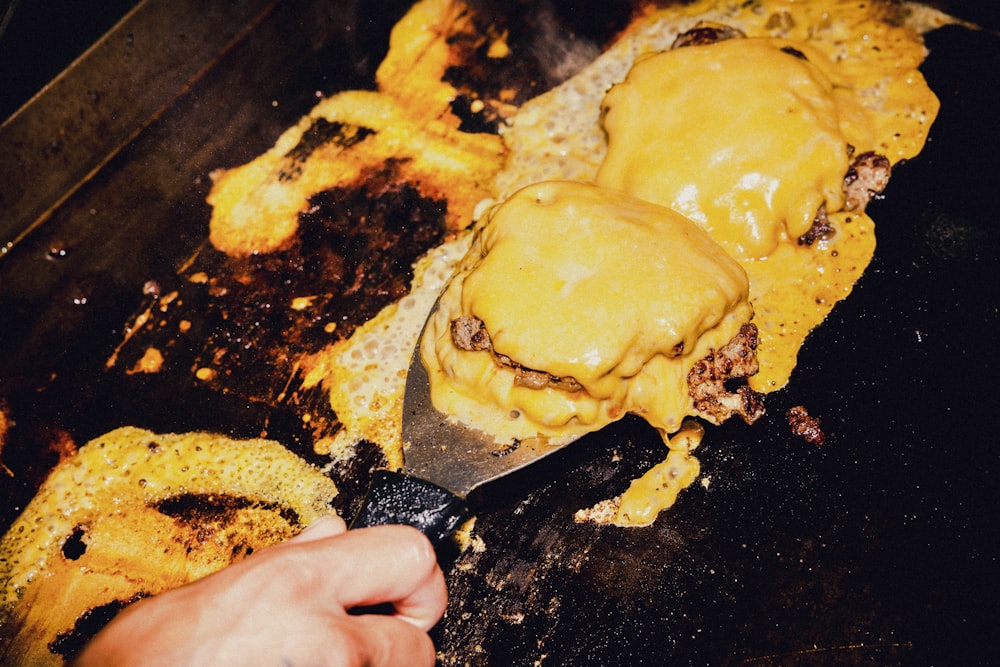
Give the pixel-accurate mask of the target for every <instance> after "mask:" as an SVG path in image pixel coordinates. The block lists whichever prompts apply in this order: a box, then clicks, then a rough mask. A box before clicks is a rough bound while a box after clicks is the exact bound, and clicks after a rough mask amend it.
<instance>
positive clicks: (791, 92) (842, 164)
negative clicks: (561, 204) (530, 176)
mask: <svg viewBox="0 0 1000 667" xmlns="http://www.w3.org/2000/svg"><path fill="white" fill-rule="evenodd" d="M785 48H789V49H791V48H794V49H795V50H796V51H799V52H805V53H808V54H809V56H808V57H809V60H808V61H806V60H804V59H802V58H800V57H796V56H795V55H791V54H789V53H786V52H785V51H784V50H783V49H785ZM824 59H825V58H824V56H822V54H820V53H818V52H816V51H814V50H812V49H809V48H808V47H807V46H806V45H804V44H799V43H794V44H793V43H789V42H786V41H785V40H771V39H731V40H726V41H724V42H720V43H717V44H712V45H710V46H695V47H686V48H680V49H674V50H671V51H665V52H663V53H660V54H656V55H651V56H647V57H644V58H641V59H640V60H639V61H637V62H636V64H635V65H634V66H633V67H632V70H631V71H630V72H629V74H628V77H627V78H626V79H625V81H624V82H622V83H620V84H618V85H616V86H615V87H614V88H612V89H611V90H610V91H609V92H608V94H607V96H606V97H605V98H604V107H605V109H606V113H605V116H604V128H605V130H606V131H607V133H608V152H607V155H606V156H605V158H604V162H603V163H602V164H601V167H600V170H599V171H598V173H597V179H596V182H597V183H598V184H600V185H603V186H605V187H610V188H617V189H620V190H624V191H626V192H629V193H630V194H632V195H635V196H636V197H640V198H642V199H646V200H648V201H652V202H656V203H658V204H662V205H663V206H667V207H670V208H672V209H674V210H676V211H679V212H681V213H683V214H684V215H686V216H687V217H689V218H690V219H692V220H694V221H695V222H697V223H698V224H700V225H701V226H702V227H703V228H704V229H705V230H706V231H708V232H709V233H710V234H711V235H712V238H714V239H715V240H716V241H717V242H718V243H719V244H721V245H722V246H723V247H724V248H725V249H726V250H727V251H728V252H729V253H730V254H732V255H733V256H734V257H737V258H739V259H742V260H751V259H757V258H762V257H766V256H768V255H770V254H771V253H772V252H773V251H774V249H775V247H777V245H778V243H779V242H781V241H783V240H786V239H788V238H789V237H791V238H798V237H799V236H801V235H802V234H804V233H805V232H806V231H808V230H809V227H810V226H811V225H812V221H813V218H815V217H816V211H817V210H818V209H819V207H820V205H822V204H823V203H824V202H826V203H827V206H828V207H829V208H830V209H831V210H837V209H839V208H840V207H841V205H842V204H843V200H844V195H843V189H842V183H843V180H844V174H845V173H846V172H847V168H848V152H849V149H848V146H856V147H858V148H862V149H864V150H868V149H869V148H871V146H872V142H873V138H872V137H873V134H872V130H871V127H870V126H869V125H868V124H867V123H864V122H863V120H864V114H863V112H862V111H861V108H860V105H858V104H857V102H856V101H855V100H854V99H853V98H852V97H851V96H850V95H846V94H844V95H836V94H834V93H835V89H834V81H833V80H832V79H831V78H830V76H829V75H828V73H827V72H825V71H824V68H821V67H819V66H817V65H816V64H814V62H815V61H822V60H824ZM826 69H827V70H829V69H830V68H829V67H827V68H826ZM859 120H860V121H862V122H859Z"/></svg>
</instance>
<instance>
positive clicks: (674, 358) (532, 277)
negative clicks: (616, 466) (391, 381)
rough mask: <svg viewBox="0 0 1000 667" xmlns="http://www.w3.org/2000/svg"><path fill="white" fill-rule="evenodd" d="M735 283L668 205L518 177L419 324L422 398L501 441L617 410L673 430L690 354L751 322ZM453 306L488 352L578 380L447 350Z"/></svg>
mask: <svg viewBox="0 0 1000 667" xmlns="http://www.w3.org/2000/svg"><path fill="white" fill-rule="evenodd" d="M747 289H748V284H747V279H746V276H745V274H744V272H743V270H742V269H741V268H740V267H739V265H738V264H737V263H736V262H734V261H733V260H732V259H731V258H730V257H729V256H728V255H726V253H725V252H724V251H723V250H722V249H721V248H720V247H719V246H718V245H717V244H715V243H714V242H713V241H712V240H711V239H710V238H709V237H708V236H707V235H706V234H705V233H704V232H702V231H701V230H700V229H698V227H697V226H696V225H694V224H693V223H692V222H690V221H689V220H687V219H686V218H684V217H683V216H681V215H679V214H677V213H676V212H674V211H671V210H669V209H666V208H663V207H660V206H657V205H655V204H651V203H649V202H645V201H642V200H639V199H636V198H633V197H629V196H627V195H624V194H622V193H619V192H615V191H611V190H607V189H604V188H599V187H596V186H593V185H586V184H581V183H574V182H569V181H562V182H549V183H539V184H535V185H532V186H529V187H527V188H525V189H524V190H521V191H520V192H518V193H516V194H515V195H514V196H512V197H511V198H510V199H508V200H507V201H506V202H504V203H502V204H501V205H499V206H498V207H496V208H494V209H493V210H492V211H491V213H490V215H489V216H488V217H487V219H486V222H485V224H484V225H483V226H482V228H481V230H480V231H479V233H478V235H477V236H476V238H475V239H474V241H473V244H472V248H471V249H470V251H469V253H468V254H467V255H466V257H465V259H463V261H462V263H461V264H460V267H459V271H458V272H457V273H456V276H455V277H454V278H453V280H452V281H451V283H450V284H449V286H448V288H447V289H446V290H445V292H444V294H443V295H442V297H441V303H440V306H439V308H438V310H437V311H436V313H435V315H434V316H433V318H432V319H431V321H430V323H429V325H428V328H427V332H426V333H425V338H424V341H423V345H422V350H423V352H424V356H423V360H424V363H425V365H426V366H427V367H428V370H429V376H430V380H431V396H432V399H433V401H434V404H435V406H437V407H438V409H440V410H442V411H443V412H445V413H447V414H449V415H452V416H455V417H457V418H458V419H459V420H461V421H465V422H467V423H471V424H475V425H477V426H481V427H484V428H486V430H487V432H491V433H496V434H498V435H506V436H508V437H516V438H525V437H533V436H537V435H541V436H543V437H556V438H558V437H561V436H565V435H574V434H576V435H578V434H581V433H585V432H588V431H592V430H596V429H598V428H600V427H601V426H603V425H605V424H607V423H610V422H612V421H615V420H617V419H620V418H621V417H622V416H624V415H625V414H626V413H629V412H633V413H637V414H641V415H642V416H643V417H644V418H645V419H646V420H648V421H649V422H650V423H651V424H652V425H653V426H655V427H656V428H658V429H660V430H661V431H662V432H663V433H664V434H666V433H669V432H673V431H675V430H677V428H678V427H679V426H680V423H681V420H682V419H683V418H684V417H685V416H688V415H692V414H695V411H694V408H693V405H692V402H691V398H690V396H689V395H688V391H687V374H688V372H689V371H690V369H691V367H692V365H693V364H694V362H695V361H697V360H698V359H701V358H702V357H703V356H705V355H706V354H708V352H709V351H710V350H711V349H714V348H718V347H721V346H722V345H723V344H724V343H726V342H727V341H728V340H729V339H731V338H732V337H733V336H734V335H735V334H736V332H737V331H738V329H739V327H740V325H742V324H744V323H745V322H746V321H747V320H748V319H749V317H750V308H749V305H748V303H747V300H746V299H747ZM460 315H471V316H474V317H477V318H479V319H480V320H482V321H483V322H484V324H485V326H486V329H487V331H488V332H489V334H490V337H491V339H492V341H493V346H494V350H495V351H496V352H497V353H498V354H502V355H506V356H508V357H510V358H511V359H513V360H515V361H516V362H517V363H520V364H522V365H523V366H525V367H527V368H530V369H533V370H540V371H544V372H547V373H550V374H552V375H555V376H559V377H564V376H570V377H572V378H574V379H575V380H577V382H579V383H580V385H582V387H583V389H582V390H580V391H574V392H570V391H565V390H562V389H557V388H553V387H545V388H542V389H535V388H530V387H525V386H521V385H518V384H517V383H516V382H515V380H514V375H515V374H514V371H513V370H512V369H511V368H510V367H508V366H503V365H498V364H497V363H495V362H494V359H493V357H492V356H491V355H490V353H489V352H488V351H466V350H461V349H458V348H456V347H455V345H454V342H453V341H452V338H451V326H450V323H451V321H452V320H454V319H456V318H457V317H459V316H460Z"/></svg>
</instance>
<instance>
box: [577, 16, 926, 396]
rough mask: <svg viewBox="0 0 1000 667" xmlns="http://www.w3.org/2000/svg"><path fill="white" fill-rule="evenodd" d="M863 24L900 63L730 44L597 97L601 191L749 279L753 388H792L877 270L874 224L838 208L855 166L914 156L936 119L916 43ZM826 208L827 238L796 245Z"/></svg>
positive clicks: (793, 44)
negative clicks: (665, 218)
mask: <svg viewBox="0 0 1000 667" xmlns="http://www.w3.org/2000/svg"><path fill="white" fill-rule="evenodd" d="M864 25H865V28H866V29H867V30H869V32H871V33H872V34H873V35H874V36H875V38H876V39H879V40H880V43H885V45H886V49H887V50H890V51H892V52H893V53H894V54H896V55H897V56H898V58H897V59H896V60H895V61H893V62H892V63H890V62H889V61H888V60H887V59H886V57H885V56H884V54H883V53H882V50H881V49H875V50H874V51H872V53H873V54H875V55H873V56H872V57H871V58H870V59H869V60H865V59H864V57H863V53H862V52H859V51H857V47H853V48H854V51H850V50H849V51H848V52H847V53H846V54H844V55H843V57H844V60H843V62H845V63H846V64H845V65H843V66H838V65H837V64H835V63H833V62H832V61H831V60H830V59H829V58H828V57H827V56H826V55H825V54H824V53H823V52H822V51H821V50H820V49H817V48H814V47H813V46H812V45H810V44H806V43H803V42H799V41H789V40H786V39H780V38H770V37H768V38H749V39H733V40H727V41H724V42H719V43H716V44H712V45H708V46H698V47H685V48H681V49H676V50H671V51H666V52H663V53H659V54H656V55H648V56H646V57H642V58H640V59H638V60H637V62H636V64H635V65H634V66H633V68H632V69H631V71H630V72H629V74H628V76H627V77H626V79H625V80H624V81H623V82H622V83H620V84H618V85H616V86H614V87H613V88H612V89H611V90H610V92H609V93H608V94H607V96H606V98H605V100H604V106H605V109H606V114H605V116H604V127H605V130H606V131H607V134H608V150H607V153H606V156H605V159H604V162H603V163H602V164H601V166H600V168H599V171H598V173H597V176H596V181H597V182H598V183H600V184H603V185H606V186H608V187H615V188H620V189H622V190H624V191H626V192H629V193H631V194H634V195H636V196H639V197H642V198H644V199H649V200H651V201H655V202H658V203H660V204H663V205H665V206H669V207H671V208H674V209H676V210H678V211H681V212H683V213H684V214H685V215H687V216H689V217H690V218H691V219H692V220H695V221H696V222H698V223H699V224H700V225H701V226H702V227H703V228H704V229H706V230H707V231H708V232H709V233H710V234H711V235H712V237H713V238H714V239H715V240H716V241H718V242H719V243H720V244H722V245H723V246H724V247H725V248H726V249H727V251H729V252H730V253H731V254H732V255H733V256H734V257H735V258H736V259H738V260H739V261H740V263H741V264H742V266H743V267H744V269H746V271H747V274H748V275H749V276H750V284H751V302H752V303H753V305H754V309H755V318H754V321H755V323H756V324H757V325H758V327H759V329H760V331H761V346H760V351H759V354H758V359H759V361H760V365H761V372H760V373H759V374H758V376H757V377H755V378H753V379H751V385H752V386H753V388H755V389H757V390H758V391H772V390H774V389H778V388H780V387H782V386H784V385H785V384H786V383H787V381H788V378H789V377H790V375H791V372H792V370H793V369H794V367H795V359H796V356H797V354H798V350H799V348H800V347H801V345H802V343H803V342H804V340H805V338H806V336H807V335H808V334H809V332H810V331H811V330H812V329H813V328H814V327H815V326H817V325H818V324H820V323H821V322H822V321H823V319H824V318H825V317H826V315H827V314H828V313H829V312H830V310H831V309H832V308H833V306H834V305H835V304H836V303H837V302H838V301H839V300H841V299H843V298H844V297H846V296H847V295H848V294H849V293H850V291H851V288H852V287H853V285H854V283H855V282H856V281H857V279H858V278H860V276H861V274H862V273H863V272H864V270H865V268H866V267H867V265H868V263H869V262H870V261H871V257H872V255H873V253H874V247H875V236H874V231H873V225H872V224H871V220H870V219H869V218H868V217H867V216H865V215H863V214H851V213H848V212H843V211H841V209H842V208H843V206H844V193H843V187H842V183H843V178H844V174H845V173H846V172H847V168H848V165H849V156H850V155H851V154H852V153H853V154H859V153H862V152H867V151H876V152H879V153H883V154H888V155H889V156H890V157H891V158H892V159H893V160H898V159H901V158H903V157H908V156H910V155H912V154H914V153H915V152H916V151H918V150H919V148H920V146H922V144H923V141H924V139H925V137H926V131H927V129H928V127H929V125H930V122H929V121H930V120H932V119H933V117H934V115H935V114H936V111H937V100H936V98H935V97H934V95H933V93H931V92H930V90H929V89H928V88H927V86H926V84H925V83H924V82H923V79H922V78H921V77H920V75H919V73H917V72H916V70H915V69H911V68H915V67H916V65H917V64H919V57H918V55H919V54H920V53H922V47H921V46H920V44H919V40H917V39H914V38H911V39H909V40H904V39H902V37H901V35H900V34H899V31H898V30H896V31H892V30H891V29H890V28H889V27H887V26H885V24H881V23H877V22H872V23H871V24H870V25H869V24H867V23H866V24H864ZM876 26H882V27H881V29H877V28H876ZM855 41H859V40H855ZM860 41H864V40H860ZM796 54H801V56H802V57H799V55H796ZM852 56H853V57H852ZM692 81H697V85H692V84H691V82H692ZM876 100H877V101H876ZM654 108H662V109H663V111H662V113H652V112H651V111H650V110H651V109H654ZM821 206H823V207H824V208H825V209H826V210H827V211H828V212H829V213H830V214H831V215H830V220H831V222H832V223H833V227H834V229H835V232H836V233H835V235H834V236H833V237H832V238H831V239H827V240H824V241H821V242H819V243H817V244H815V245H814V246H812V247H801V246H799V244H798V243H797V239H798V237H799V236H801V235H802V234H804V233H805V232H806V231H807V230H808V229H809V227H810V226H811V224H812V221H813V219H814V218H815V216H816V214H817V211H818V210H819V208H820V207H821ZM789 285H796V286H801V287H797V288H796V289H788V286H789Z"/></svg>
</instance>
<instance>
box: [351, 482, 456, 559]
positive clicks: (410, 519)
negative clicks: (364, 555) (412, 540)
mask: <svg viewBox="0 0 1000 667" xmlns="http://www.w3.org/2000/svg"><path fill="white" fill-rule="evenodd" d="M468 516H469V510H468V508H467V507H466V505H465V501H463V500H462V499H461V498H459V497H458V496H456V495H455V494H453V493H452V492H450V491H448V490H446V489H443V488H441V487H440V486H438V485H436V484H432V483H430V482H427V481H424V480H422V479H419V478H417V477H412V476H410V475H404V474H401V473H398V472H392V471H389V470H379V471H377V472H376V473H375V475H374V476H373V477H372V484H371V487H370V488H369V489H368V495H366V496H365V500H364V502H363V503H362V504H361V509H360V510H359V511H358V514H357V516H356V517H354V521H353V522H352V523H351V528H365V527H367V526H381V525H385V524H403V525H407V526H413V527H414V528H416V529H417V530H419V531H420V532H421V533H423V534H424V535H426V536H427V537H428V538H429V539H430V541H431V542H432V543H433V544H434V545H435V546H438V545H439V544H441V543H442V542H444V541H445V540H447V539H448V538H449V537H451V535H452V534H453V533H454V532H455V529H457V528H458V527H459V525H461V523H462V522H463V521H465V519H466V518H467V517H468Z"/></svg>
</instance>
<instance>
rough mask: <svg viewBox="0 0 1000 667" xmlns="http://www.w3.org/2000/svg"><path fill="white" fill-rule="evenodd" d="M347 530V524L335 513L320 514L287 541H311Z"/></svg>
mask: <svg viewBox="0 0 1000 667" xmlns="http://www.w3.org/2000/svg"><path fill="white" fill-rule="evenodd" d="M345 532H347V524H346V523H344V520H343V519H342V518H340V517H339V516H337V515H336V514H328V515H326V516H321V517H320V518H318V519H316V520H315V521H313V522H312V523H311V524H309V525H308V526H306V528H305V530H303V531H302V532H301V533H299V534H298V535H296V536H295V537H293V538H291V539H290V540H289V542H311V541H313V540H321V539H323V538H327V537H334V536H336V535H340V534H342V533H345Z"/></svg>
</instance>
